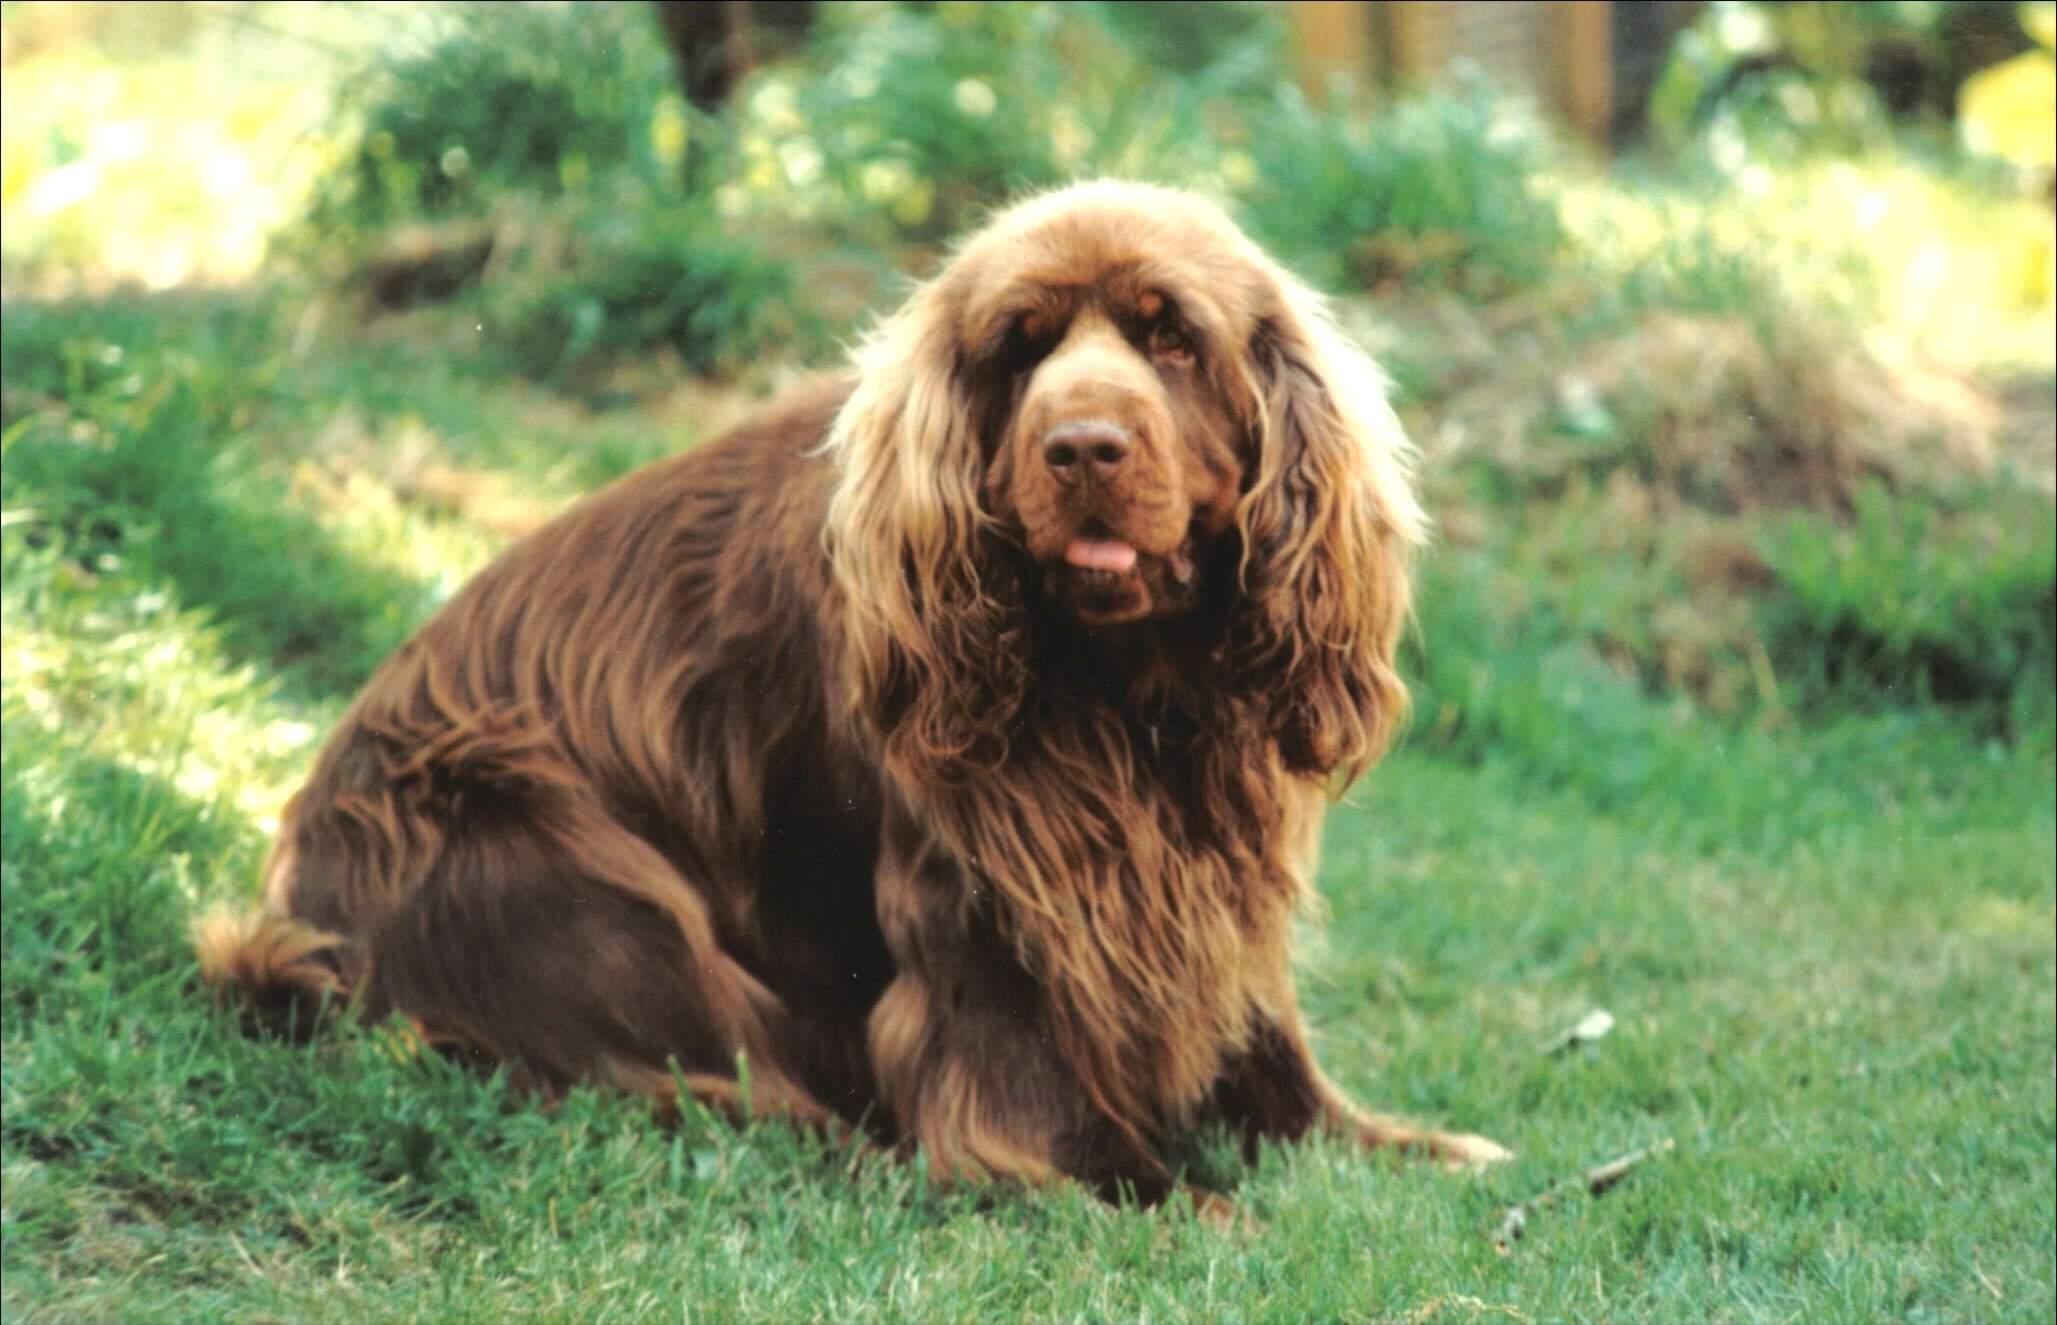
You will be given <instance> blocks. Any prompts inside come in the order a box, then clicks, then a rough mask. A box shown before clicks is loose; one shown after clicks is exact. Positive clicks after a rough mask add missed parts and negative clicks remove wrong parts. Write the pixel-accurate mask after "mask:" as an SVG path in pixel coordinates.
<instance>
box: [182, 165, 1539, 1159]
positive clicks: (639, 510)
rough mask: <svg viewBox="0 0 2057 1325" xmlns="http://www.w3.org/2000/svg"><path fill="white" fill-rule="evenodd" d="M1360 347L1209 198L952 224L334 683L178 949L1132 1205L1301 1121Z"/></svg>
mask: <svg viewBox="0 0 2057 1325" xmlns="http://www.w3.org/2000/svg"><path fill="white" fill-rule="evenodd" d="M1405 458H1406V449H1405V442H1404V439H1403V438H1402V437H1401V434H1400V430H1399V427H1398V425H1397V423H1396V421H1395V420H1394V418H1393V415H1392V413H1391V411H1390V410H1389V409H1388V407H1387V406H1386V404H1385V402H1384V400H1383V398H1382V396H1381V391H1380V381H1379V378H1378V376H1377V373H1376V370H1375V369H1374V368H1373V367H1372V365H1371V364H1370V363H1369V362H1368V361H1367V360H1366V359H1365V358H1364V357H1363V356H1362V355H1361V354H1360V353H1359V352H1357V351H1356V350H1355V349H1353V348H1351V347H1350V346H1348V345H1347V344H1346V343H1345V342H1344V341H1343V339H1342V338H1341V337H1340V336H1339V335H1338V334H1337V333H1336V331H1335V330H1334V328H1333V326H1332V324H1331V323H1330V321H1329V319H1328V317H1327V315H1326V313H1325V312H1324V310H1323V307H1322V304H1321V302H1320V300H1319V299H1318V298H1317V297H1316V296H1315V295H1313V294H1312V293H1311V292H1309V291H1308V290H1307V289H1305V288H1304V287H1303V286H1301V285H1300V284H1299V283H1297V282H1296V281H1294V280H1293V279H1292V278H1291V277H1290V276H1288V275H1287V274H1286V273H1285V272H1284V271H1283V270H1281V269H1280V268H1279V267H1278V266H1277V265H1276V264H1275V263H1273V262H1272V261H1271V260H1270V259H1268V258H1267V257H1266V256H1265V255H1264V254H1263V253H1262V252H1260V251H1259V250H1258V248H1257V247H1256V246H1255V245H1253V244H1252V243H1250V241H1249V240H1247V239H1246V238H1244V237H1243V236H1242V235H1241V234H1240V233H1239V232H1238V231H1237V230H1236V229H1235V227H1234V226H1233V225H1231V224H1230V222H1229V221H1228V220H1227V219H1226V218H1225V217H1223V215H1222V214H1221V213H1220V212H1219V211H1217V210H1216V209H1214V208H1213V207H1211V206H1209V205H1207V204H1205V203H1202V202H1200V201H1197V200H1195V199H1194V198H1192V197H1189V196H1187V195H1184V194H1180V193H1176V192H1171V191H1168V190H1163V189H1157V188H1148V187H1142V186H1137V185H1128V184H1113V183H1102V184H1091V185H1084V186H1079V187H1074V188H1070V189H1066V190H1063V191H1060V192H1057V193H1053V194H1050V195H1047V196H1044V197H1041V198H1037V199H1034V200H1032V201H1029V202H1027V203H1024V204H1022V205H1020V206H1017V207H1016V208H1014V209H1013V210H1011V211H1008V212H1006V213H1004V214H1003V215H1001V216H1000V217H999V218H998V219H997V220H996V221H995V222H994V223H993V224H992V225H991V226H990V227H988V228H987V229H986V230H985V231H984V232H983V233H981V234H979V235H977V236H975V237H974V238H973V239H972V240H971V241H970V242H969V243H968V244H966V245H965V246H964V248H963V249H962V250H961V251H960V252H959V253H958V254H957V256H956V257H955V259H954V260H953V261H951V262H950V263H949V265H948V266H947V267H946V268H945V269H944V271H943V272H942V274H941V275H939V276H938V277H936V278H935V279H934V280H933V281H931V282H930V283H929V284H928V285H926V286H925V287H923V288H922V289H921V290H919V291H918V292H917V293H916V294H915V295H914V297H913V298H912V299H910V300H909V301H908V303H907V304H906V306H905V307H903V308H902V309H901V310H900V311H899V312H898V313H896V314H895V315H893V316H892V317H891V318H889V319H888V320H887V321H886V322H885V324H884V325H883V326H882V327H881V328H880V329H879V330H878V332H877V333H876V334H875V335H874V336H873V337H872V339H871V340H870V341H869V342H868V343H867V344H866V345H865V346H864V347H863V348H862V349H860V350H859V351H858V352H857V354H856V356H855V364H854V374H851V375H846V376H844V377H842V378H839V379H836V380H833V381H827V382H823V383H820V384H818V385H815V386H813V387H811V388H808V389H805V390H803V391H800V392H798V393H796V394H795V395H794V396H793V397H792V398H791V399H789V400H788V401H786V402H785V403H783V404H781V405H779V406H777V407H775V408H774V409H772V410H771V411H770V412H768V413H766V414H765V415H764V416H763V417H761V418H759V419H758V420H756V421H755V422H753V423H751V424H749V425H747V426H744V427H742V428H740V429H738V430H736V431H735V432H732V433H730V434H729V435H727V436H725V437H723V438H721V439H720V440H718V441H715V442H712V443H710V444H707V445H705V446H701V447H699V448H696V449H695V450H694V451H693V452H691V453H690V454H688V455H686V456H683V457H681V458H678V459H674V460H670V461H665V462H663V463H660V464H656V465H652V466H650V467H649V468H647V469H644V470H642V471H640V472H638V473H636V474H632V475H630V476H629V477H628V478H626V479H624V480H622V481H621V482H619V483H617V484H615V485H614V486H613V487H611V488H609V489H608V490H606V491H605V492H603V493H601V494H599V495H598V496H596V497H593V498H592V499H590V500H588V501H586V502H585V503H583V504H582V505H580V506H578V507H577V508H575V509H574V510H572V511H571V512H570V513H569V514H567V515H565V516H564V517H563V518H561V519H559V520H558V521H556V522H555V523H554V524H552V525H550V526H549V527H547V528H545V529H543V530H542V531H540V532H539V533H537V534H535V535H533V536H532V537H530V538H528V539H526V540H525V541H523V542H522V543H520V544H518V545H517V546H516V547H514V548H513V549H512V550H511V551H509V552H508V553H507V554H506V555H505V556H503V557H501V558H500V560H499V561H498V562H496V563H495V564H494V565H493V566H492V567H490V568H489V569H488V570H486V571H485V572H484V573H483V574H481V575H480V576H479V577H478V578H477V579H476V580H475V581H473V583H472V584H471V585H470V586H469V587H467V588H466V589H465V590H464V591H463V592H462V593H461V594H460V595H458V596H457V597H456V598H455V599H454V600H453V601H452V602H451V603H450V604H449V605H448V606H447V607H446V608H445V609H444V610H443V611H442V612H441V613H440V614H439V615H437V617H436V618H435V619H434V620H432V621H430V622H429V624H428V625H427V626H425V627H424V628H423V629H422V631H421V633H420V634H419V635H417V636H416V637H415V638H414V639H413V640H412V641H411V642H409V643H408V644H407V645H406V646H405V647H404V648H402V649H401V650H400V652H399V653H398V654H397V655H396V656H394V657H393V658H392V659H391V660H390V661H389V662H387V663H386V665H385V666H384V667H383V668H382V669H381V670H380V671H379V673H378V675H377V676H376V677H374V678H373V680H372V682H371V684H370V685H369V686H368V687H367V688H366V690H365V692H364V694H363V695H362V696H360V697H359V698H358V700H357V702H356V704H355V706H354V707H353V708H352V709H351V710H350V713H349V715H348V716H347V717H346V718H345V719H344V721H343V724H342V727H341V729H340V730H339V731H338V732H337V733H336V735H335V737H334V738H333V739H332V740H331V741H330V743H329V745H328V748H327V749H326V751H325V752H324V753H323V755H322V757H321V761H320V763H319V765H318V766H317V768H316V769H315V772H314V775H313V777H312V778H311V779H310V780H309V782H308V784H307V786H306V787H305V788H304V789H303V790H302V791H301V792H300V793H299V795H298V796H297V797H295V798H294V801H293V803H292V805H291V807H290V809H289V811H288V812H287V815H286V821H285V825H284V827H283V829H282V831H281V833H280V837H279V841H278V844H277V846H276V848H275V849H274V852H273V855H272V859H271V862H270V864H269V866H268V867H267V870H266V882H265V899H264V907H263V910H262V912H261V913H260V914H257V915H252V916H247V917H240V918H230V917H223V918H216V919H214V920H211V921H209V922H206V923H204V924H203V926H202V929H201V935H200V943H199V946H200V953H201V962H202V968H203V970H204V972H205V973H206V975H207V977H208V978H209V979H210V980H211V981H214V982H216V983H220V984H233V985H237V986H240V987H242V988H243V990H244V991H246V993H248V994H249V995H250V996H251V998H252V999H253V1001H254V1003H255V1004H256V1005H257V1006H258V1007H260V1008H263V1007H274V1008H275V1007H278V1006H280V1005H281V1004H282V1003H284V1002H290V1001H291V1000H292V999H294V998H296V997H299V996H303V995H305V994H308V993H311V992H312V993H318V992H322V991H327V992H331V993H336V994H340V995H345V996H347V997H348V998H349V999H351V1000H352V1001H354V1002H355V1003H356V1004H357V1005H358V1006H359V1007H360V1008H361V1009H362V1010H363V1011H364V1012H365V1013H366V1014H367V1015H370V1016H373V1017H383V1016H385V1015H387V1014H389V1013H392V1012H394V1011H398V1012H401V1013H404V1014H405V1015H406V1016H408V1017H409V1018H411V1019H412V1020H413V1022H414V1024H415V1025H416V1026H417V1027H419V1028H420V1029H421V1031H422V1033H423V1034H424V1036H425V1037H426V1038H428V1039H429V1040H430V1041H431V1042H433V1043H439V1044H443V1045H446V1046H449V1047H451V1048H452V1049H454V1050H457V1051H460V1052H463V1053H466V1054H469V1055H473V1056H476V1057H478V1058H480V1059H482V1060H484V1061H491V1062H499V1063H505V1064H507V1065H508V1068H509V1070H510V1071H511V1073H512V1074H513V1076H514V1078H515V1079H516V1080H517V1081H518V1082H521V1083H523V1084H525V1085H527V1086H530V1087H533V1088H536V1089H539V1090H542V1091H545V1092H554V1091H558V1090H561V1089H562V1088H564V1087H565V1086H567V1085H568V1084H570V1083H572V1082H574V1081H578V1080H582V1079H597V1080H602V1081H610V1082H613V1083H616V1084H618V1085H620V1086H622V1087H625V1088H627V1089H630V1090H636V1091H645V1092H650V1093H652V1094H657V1095H665V1094H667V1093H668V1092H670V1091H671V1090H672V1089H673V1081H674V1079H675V1078H674V1076H673V1074H672V1070H671V1067H670V1066H669V1065H671V1064H673V1063H676V1065H677V1067H678V1069H680V1071H681V1074H682V1075H681V1077H680V1078H678V1079H682V1080H684V1081H685V1082H686V1084H687V1086H688V1088H689V1089H691V1090H692V1091H693V1092H694V1093H695V1094H696V1095H699V1096H701V1097H702V1098H704V1099H706V1100H709V1101H712V1102H716V1103H719V1104H724V1105H732V1104H733V1102H734V1099H735V1095H736V1085H735V1065H736V1061H737V1057H738V1055H746V1056H747V1061H748V1064H749V1072H750V1076H751V1080H752V1083H753V1085H752V1090H753V1097H754V1104H755V1107H756V1108H757V1109H758V1111H760V1112H762V1111H764V1110H765V1109H767V1108H775V1109H778V1110H781V1111H783V1112H786V1113H788V1114H791V1115H793V1116H795V1117H798V1118H801V1119H807V1120H812V1121H816V1122H822V1123H827V1122H830V1121H832V1120H836V1119H841V1120H847V1121H849V1122H852V1123H861V1125H862V1126H864V1127H865V1128H866V1129H868V1130H869V1131H870V1132H871V1133H872V1134H873V1135H874V1136H876V1137H877V1138H878V1139H879V1140H880V1141H882V1142H886V1143H889V1144H897V1145H900V1146H903V1147H905V1146H919V1147H920V1148H921V1149H922V1150H924V1151H926V1152H927V1153H928V1155H929V1156H930V1162H931V1164H932V1165H933V1167H934V1168H935V1170H936V1171H937V1172H940V1173H945V1174H955V1175H966V1176H989V1177H1011V1178H1017V1179H1022V1180H1027V1181H1031V1182H1039V1181H1044V1180H1047V1179H1051V1178H1054V1177H1056V1176H1058V1175H1069V1176H1071V1177H1075V1178H1078V1179H1082V1180H1084V1181H1086V1182H1088V1183H1091V1184H1093V1185H1094V1186H1095V1187H1097V1188H1099V1189H1100V1190H1102V1191H1108V1192H1111V1191H1113V1190H1116V1189H1117V1188H1119V1187H1122V1186H1127V1187H1129V1188H1131V1189H1133V1190H1134V1191H1136V1192H1137V1193H1138V1194H1140V1195H1141V1196H1142V1197H1144V1198H1145V1199H1152V1198H1154V1197H1156V1196H1159V1195H1161V1194H1162V1193H1163V1192H1164V1191H1165V1190H1166V1188H1167V1185H1168V1183H1169V1181H1170V1176H1171V1175H1170V1174H1169V1172H1168V1170H1167V1167H1166V1165H1165V1162H1164V1161H1163V1159H1162V1158H1161V1154H1160V1149H1161V1145H1162V1143H1163V1142H1164V1141H1165V1140H1166V1139H1167V1138H1168V1137H1170V1136H1171V1135H1172V1134H1174V1133H1175V1132H1177V1131H1178V1130H1179V1129H1182V1128H1186V1127H1190V1126H1192V1125H1195V1124H1199V1123H1203V1122H1207V1121H1220V1122H1224V1123H1226V1124H1227V1125H1229V1126H1230V1127H1232V1128H1234V1129H1236V1131H1237V1132H1238V1133H1239V1134H1240V1135H1241V1136H1242V1137H1244V1138H1245V1140H1246V1143H1247V1144H1248V1146H1249V1147H1251V1148H1253V1149H1254V1147H1255V1146H1256V1144H1257V1142H1258V1141H1259V1140H1260V1139H1262V1138H1267V1137H1270V1138H1280V1139H1284V1138H1292V1137H1297V1136H1299V1135H1301V1134H1303V1133H1304V1132H1306V1131H1307V1130H1308V1129H1309V1128H1313V1127H1322V1128H1326V1129H1328V1130H1329V1131H1331V1132H1337V1133H1342V1134H1344V1135H1348V1136H1352V1137H1355V1138H1357V1139H1358V1140H1360V1141H1362V1142H1363V1143H1364V1144H1366V1145H1389V1144H1398V1145H1403V1146H1409V1147H1417V1148H1420V1149H1424V1150H1427V1151H1429V1152H1430V1153H1433V1154H1435V1155H1437V1156H1440V1157H1442V1158H1444V1159H1446V1160H1450V1161H1455V1162H1469V1161H1480V1160H1488V1159H1493V1158H1498V1157H1501V1156H1502V1155H1504V1154H1505V1152H1504V1151H1502V1150H1501V1149H1500V1148H1499V1147H1497V1146H1495V1145H1494V1144H1493V1143H1491V1142H1489V1141H1485V1140H1482V1139H1480V1138H1477V1137H1471V1136H1462V1135H1451V1134H1444V1133H1437V1132H1426V1131H1417V1130H1413V1129H1410V1128H1408V1127H1404V1126H1401V1125H1399V1124H1396V1123H1394V1122H1391V1121H1389V1120H1385V1119H1380V1118H1377V1117H1373V1116H1369V1115H1366V1114H1364V1113H1361V1112H1359V1111H1358V1110H1357V1109H1356V1108H1355V1107H1354V1106H1352V1105H1351V1104H1350V1103H1349V1102H1348V1101H1347V1100H1345V1099H1344V1098H1343V1096H1342V1095H1341V1094H1340V1093H1339V1092H1338V1091H1337V1090H1336V1089H1335V1088H1334V1087H1333V1086H1331V1085H1330V1084H1329V1082H1328V1081H1327V1080H1326V1079H1325V1078H1324V1077H1323V1076H1322V1074H1321V1072H1320V1070H1319V1069H1318V1068H1317V1067H1316V1065H1315V1063H1314V1060H1313V1058H1312V1057H1311V1056H1310V1054H1309V1051H1308V1047H1307V1036H1306V1032H1305V1028H1304V1026H1303V1024H1302V1021H1301V1017H1300V1014H1299V1011H1298V1009H1297V1007H1296V1004H1295V1000H1294V993H1293V984H1292V976H1291V969H1290V947H1291V937H1292V921H1293V918H1294V915H1295V913H1296V911H1298V910H1299V909H1300V908H1301V907H1302V904H1303V903H1304V902H1305V901H1306V899H1307V898H1308V896H1309V884H1308V880H1309V875H1310V872H1311V868H1312V856H1313V850H1312V848H1313V844H1314V842H1315V839H1316V836H1317V831H1318V827H1319V821H1320V816H1321V809H1322V805H1323V802H1324V799H1325V794H1326V792H1327V791H1328V790H1329V789H1331V788H1333V787H1335V786H1337V785H1339V784H1340V783H1342V782H1345V781H1347V780H1348V779H1349V778H1350V777H1352V776H1354V775H1356V774H1357V773H1359V772H1361V771H1362V770H1363V769H1364V768H1365V767H1366V766H1367V765H1369V764H1370V763H1371V762H1372V761H1373V759H1375V758H1376V757H1377V755H1378V753H1379V752H1380V750H1381V748H1382V746H1383V744H1384V742H1385V740H1386V738H1387V736H1388V734H1389V732H1390V731H1391V729H1392V726H1393V724H1394V723H1395V721H1396V720H1397V719H1398V718H1399V716H1400V714H1401V712H1402V709H1403V707H1404V704H1405V692H1404V690H1403V688H1402V685H1401V682H1400V679H1399V677H1398V676H1397V675H1396V674H1395V672H1394V670H1393V651H1394V646H1395V643H1396V641H1397V639H1398V637H1399V634H1400V630H1401V625H1402V622H1403V620H1404V618H1405V617H1406V614H1407V606H1408V579H1407V569H1408V560H1409V553H1410V550H1411V549H1412V547H1413V546H1414V544H1415V543H1416V542H1417V541H1418V539H1419V536H1420V530H1421V525H1422V520H1421V515H1420V513H1419V510H1418V509H1417V507H1416V505H1415V501H1414V498H1413V496H1412V494H1411V492H1410V489H1409V485H1408V481H1407V473H1406V468H1405Z"/></svg>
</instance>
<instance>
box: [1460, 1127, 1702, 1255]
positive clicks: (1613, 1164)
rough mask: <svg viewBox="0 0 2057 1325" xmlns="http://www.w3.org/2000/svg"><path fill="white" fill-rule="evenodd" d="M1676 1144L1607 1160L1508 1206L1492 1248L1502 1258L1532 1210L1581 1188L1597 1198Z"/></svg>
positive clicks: (1667, 1143)
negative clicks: (1629, 1173)
mask: <svg viewBox="0 0 2057 1325" xmlns="http://www.w3.org/2000/svg"><path fill="white" fill-rule="evenodd" d="M1676 1144H1677V1143H1676V1142H1675V1141H1673V1140H1672V1139H1671V1138H1670V1137H1668V1136H1667V1137H1665V1138H1664V1139H1663V1140H1662V1141H1659V1142H1656V1143H1655V1144H1653V1145H1647V1146H1644V1147H1643V1148H1642V1149H1641V1150H1632V1151H1630V1152H1629V1153H1628V1154H1626V1155H1623V1156H1621V1157H1619V1158H1618V1159H1610V1160H1608V1161H1607V1162H1606V1163H1605V1164H1598V1165H1595V1166H1594V1167H1592V1168H1589V1169H1587V1170H1586V1171H1585V1172H1584V1173H1581V1174H1579V1175H1577V1176H1576V1177H1572V1178H1566V1179H1565V1180H1564V1181H1562V1182H1559V1183H1556V1184H1554V1185H1552V1186H1550V1187H1548V1188H1546V1189H1545V1190H1544V1191H1542V1192H1541V1193H1539V1194H1538V1195H1535V1196H1532V1197H1530V1198H1529V1199H1528V1200H1526V1201H1523V1202H1522V1203H1521V1204H1519V1205H1510V1206H1508V1207H1507V1213H1506V1215H1505V1216H1503V1217H1502V1218H1501V1220H1500V1231H1499V1233H1498V1234H1497V1235H1495V1237H1494V1238H1493V1246H1494V1248H1495V1249H1497V1250H1498V1251H1499V1253H1500V1254H1501V1255H1502V1256H1505V1255H1507V1254H1508V1253H1509V1252H1511V1251H1513V1250H1514V1244H1515V1243H1517V1242H1519V1241H1521V1235H1522V1234H1523V1233H1525V1232H1527V1231H1528V1217H1529V1214H1530V1213H1531V1212H1532V1211H1536V1210H1542V1209H1545V1208H1547V1207H1549V1206H1552V1205H1555V1204H1556V1203H1557V1202H1558V1201H1560V1200H1562V1199H1563V1198H1564V1197H1566V1196H1569V1195H1570V1194H1571V1193H1573V1192H1575V1191H1578V1190H1579V1189H1581V1188H1583V1189H1584V1190H1585V1191H1586V1192H1588V1193H1589V1194H1591V1195H1593V1196H1599V1195H1601V1194H1602V1193H1604V1192H1606V1190H1607V1189H1608V1188H1610V1187H1612V1186H1614V1184H1615V1183H1617V1182H1620V1181H1621V1180H1622V1179H1623V1178H1625V1177H1627V1176H1628V1172H1629V1170H1630V1169H1632V1168H1634V1167H1635V1166H1636V1165H1638V1164H1640V1163H1642V1162H1643V1161H1644V1160H1647V1159H1655V1158H1656V1157H1657V1156H1659V1155H1662V1154H1664V1153H1666V1152H1667V1151H1669V1150H1671V1149H1672V1147H1673V1146H1674V1145H1676Z"/></svg>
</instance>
